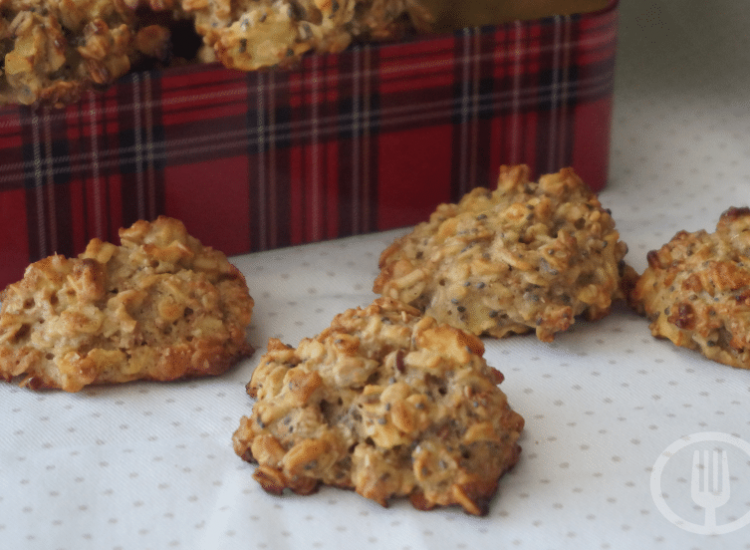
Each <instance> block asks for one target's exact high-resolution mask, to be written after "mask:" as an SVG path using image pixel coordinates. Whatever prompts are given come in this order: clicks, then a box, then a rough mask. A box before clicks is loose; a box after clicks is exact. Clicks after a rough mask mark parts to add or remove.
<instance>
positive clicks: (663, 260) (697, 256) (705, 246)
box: [630, 207, 750, 369]
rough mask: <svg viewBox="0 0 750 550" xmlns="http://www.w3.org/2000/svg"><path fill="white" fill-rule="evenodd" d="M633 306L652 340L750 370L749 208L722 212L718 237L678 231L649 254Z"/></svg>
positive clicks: (717, 232) (712, 234)
mask: <svg viewBox="0 0 750 550" xmlns="http://www.w3.org/2000/svg"><path fill="white" fill-rule="evenodd" d="M630 303H631V305H632V306H633V307H634V308H636V309H637V310H638V311H639V312H640V313H642V314H644V315H646V316H647V317H648V319H649V320H650V321H651V325H650V326H651V333H652V334H653V335H654V336H656V337H658V338H668V339H669V340H671V341H672V342H673V343H674V344H676V345H678V346H683V347H686V348H690V349H693V350H697V351H699V352H701V353H702V354H703V355H705V356H706V357H708V358H709V359H713V360H714V361H718V362H719V363H724V364H725V365H731V366H733V367H740V368H743V369H750V208H747V207H745V208H730V209H729V210H727V211H726V212H724V213H723V214H722V215H721V218H720V219H719V223H718V224H717V226H716V232H715V233H708V232H706V231H703V230H701V231H696V232H695V233H688V232H687V231H680V232H679V233H677V234H676V235H675V236H674V237H673V238H672V240H671V241H669V242H668V243H667V244H665V245H664V246H663V247H661V248H660V249H659V250H652V251H651V252H649V253H648V267H647V268H646V270H645V271H644V273H643V275H642V276H641V277H640V279H638V282H637V283H636V285H635V288H634V289H633V291H632V292H631V293H630Z"/></svg>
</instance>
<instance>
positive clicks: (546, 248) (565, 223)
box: [373, 166, 629, 342]
mask: <svg viewBox="0 0 750 550" xmlns="http://www.w3.org/2000/svg"><path fill="white" fill-rule="evenodd" d="M618 239H619V234H618V232H617V231H616V230H615V222H614V220H613V219H612V216H611V215H610V212H609V211H608V210H605V209H603V208H602V206H601V204H600V203H599V200H598V199H597V197H596V195H594V193H592V192H591V191H590V190H589V189H588V187H587V186H586V184H585V183H584V182H583V181H582V180H581V179H580V178H579V177H578V176H577V175H576V174H575V172H574V171H573V170H572V169H570V168H564V169H562V170H560V172H558V173H556V174H549V175H545V176H542V177H541V178H539V182H538V183H537V182H533V181H529V169H528V168H527V167H526V166H514V167H506V166H503V167H501V168H500V176H499V179H498V184H497V189H496V190H495V191H490V190H488V189H485V188H476V189H474V190H472V191H470V192H469V193H468V194H466V195H465V196H464V197H463V198H462V199H461V200H460V201H459V202H458V204H442V205H440V206H439V207H438V208H437V210H436V211H435V212H434V213H433V214H432V215H431V216H430V219H429V221H427V222H424V223H421V224H419V225H418V226H417V227H416V228H415V229H414V230H413V231H412V232H411V233H409V234H408V235H405V236H403V237H401V238H399V239H397V240H396V241H395V242H394V243H393V244H392V245H391V246H390V247H388V248H387V249H386V250H385V251H383V253H382V254H381V256H380V269H381V272H380V275H379V276H378V277H377V279H376V281H375V284H374V287H373V290H374V291H375V292H376V293H378V294H382V295H383V296H388V297H391V298H396V299H399V300H403V301H404V302H407V303H409V304H411V305H413V306H415V307H417V308H419V309H420V310H421V311H424V312H426V314H427V315H430V316H432V317H435V318H436V319H437V320H438V321H439V322H441V323H449V324H451V325H453V326H455V327H457V328H460V329H462V330H465V331H467V332H470V333H472V334H476V335H490V336H495V337H503V336H507V335H508V334H509V333H523V332H527V331H530V330H536V335H537V337H538V338H539V339H540V340H543V341H545V342H549V341H552V340H553V338H554V335H555V333H556V332H559V331H564V330H566V329H568V328H569V327H570V326H571V325H572V324H573V322H574V319H575V317H576V316H578V315H582V316H584V317H585V318H587V319H589V320H595V319H599V318H601V317H604V316H605V315H607V313H609V310H610V306H611V304H612V302H613V301H614V300H617V299H620V298H624V295H625V293H624V291H623V290H622V289H621V283H622V281H623V274H628V273H629V268H628V267H627V266H626V265H625V264H624V262H623V257H624V256H625V254H626V252H627V246H626V245H625V243H623V242H621V241H619V240H618Z"/></svg>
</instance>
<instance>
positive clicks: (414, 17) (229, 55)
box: [181, 0, 429, 71]
mask: <svg viewBox="0 0 750 550" xmlns="http://www.w3.org/2000/svg"><path fill="white" fill-rule="evenodd" d="M181 2H182V7H183V9H184V10H185V11H186V12H187V13H189V14H191V15H192V16H193V17H194V18H195V27H196V30H197V31H198V34H200V35H201V36H202V37H203V41H204V43H205V45H206V46H207V47H209V48H213V49H214V51H215V55H216V59H217V60H218V61H220V62H221V63H223V64H224V66H226V67H230V68H236V69H241V70H245V71H249V70H256V69H260V68H264V67H273V66H290V65H293V64H295V63H297V62H299V58H300V56H301V55H302V54H304V53H305V52H308V51H309V52H319V53H322V52H340V51H342V50H344V49H345V48H346V47H347V46H348V45H349V44H350V43H351V42H352V40H355V39H368V40H382V39H391V38H399V37H401V36H402V35H403V34H404V33H405V32H406V31H407V30H408V29H411V28H413V27H414V26H416V27H418V28H425V27H426V26H427V25H428V24H429V15H428V13H427V12H426V10H424V9H423V8H422V7H421V6H420V4H419V3H418V1H417V0H239V1H230V0H181ZM203 55H205V53H204V54H203Z"/></svg>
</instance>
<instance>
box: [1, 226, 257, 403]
mask: <svg viewBox="0 0 750 550" xmlns="http://www.w3.org/2000/svg"><path fill="white" fill-rule="evenodd" d="M120 240H121V242H122V244H121V246H119V247H118V246H115V245H114V244H111V243H106V242H102V241H101V240H99V239H93V240H92V241H91V242H90V243H89V245H88V247H87V248H86V250H85V252H83V253H82V254H81V255H80V256H78V257H77V258H73V259H68V258H65V257H64V256H60V255H55V256H50V257H48V258H45V259H43V260H40V261H38V262H36V263H33V264H31V265H30V266H29V267H28V268H27V269H26V273H25V275H24V278H23V279H22V280H21V281H19V282H17V283H14V284H12V285H9V286H8V287H7V288H6V289H5V291H4V292H3V294H2V308H0V377H1V378H4V379H5V380H7V381H11V380H12V379H13V378H14V377H17V376H23V380H22V382H21V385H23V386H27V387H30V388H33V389H37V388H61V389H63V390H65V391H71V392H75V391H78V390H80V389H81V388H83V387H84V386H86V385H89V384H113V383H120V382H129V381H131V380H138V379H146V380H164V381H165V380H175V379H178V378H184V377H195V376H205V375H215V374H221V373H222V372H224V371H226V370H227V369H228V368H229V367H230V366H231V365H233V364H234V363H235V362H237V361H238V360H240V359H242V358H243V357H247V356H249V355H250V354H251V353H252V351H253V350H252V347H250V345H249V344H248V343H247V341H246V339H245V329H246V327H247V326H248V325H249V323H250V317H251V314H252V308H253V299H252V298H251V297H250V295H249V294H248V289H247V285H246V284H245V279H244V277H243V276H242V274H241V273H240V272H239V270H238V269H237V268H236V267H234V266H233V265H231V264H230V263H229V262H228V261H227V258H226V256H224V254H223V253H221V252H219V251H217V250H214V249H212V248H210V247H204V246H203V245H202V244H201V243H200V242H199V241H198V240H197V239H196V238H194V237H192V236H190V235H188V233H187V231H186V230H185V226H184V225H183V224H182V222H180V221H178V220H175V219H172V218H167V217H163V216H162V217H159V218H158V219H157V220H156V221H154V222H153V223H149V222H146V221H138V222H136V223H135V224H133V226H131V227H130V228H128V229H121V230H120Z"/></svg>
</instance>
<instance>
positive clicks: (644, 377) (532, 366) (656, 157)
mask: <svg viewBox="0 0 750 550" xmlns="http://www.w3.org/2000/svg"><path fill="white" fill-rule="evenodd" d="M745 11H746V10H745V7H744V5H743V3H742V2H735V1H734V0H721V1H718V2H698V1H690V2H688V1H684V0H668V1H664V2H661V3H653V2H645V1H635V0H633V1H628V0H624V1H623V3H622V5H621V17H622V19H621V40H620V54H619V55H620V57H619V66H618V76H617V86H616V108H615V115H614V131H613V143H612V162H611V178H610V182H609V186H608V187H607V189H606V190H605V191H604V192H602V193H601V201H602V203H603V204H604V206H605V207H608V208H610V209H611V210H612V212H613V216H614V218H615V220H616V222H617V226H618V228H619V230H620V233H621V237H622V239H623V240H625V242H627V243H628V244H629V246H630V252H629V255H628V257H627V259H628V261H629V262H630V263H631V264H632V265H633V266H634V267H635V268H636V269H638V270H639V271H641V270H642V269H643V268H644V266H645V265H646V259H645V257H646V253H647V252H648V250H650V249H652V248H657V247H659V246H660V245H661V244H663V243H664V242H666V241H667V240H668V239H670V238H671V237H672V235H673V234H674V233H675V232H676V231H678V230H680V229H687V230H690V231H694V230H697V229H700V228H705V229H709V230H713V227H714V226H715V223H716V221H717V219H718V217H719V215H720V213H721V212H722V211H723V210H725V209H726V208H727V207H729V206H732V205H747V204H750V139H749V138H750V113H749V112H748V108H749V105H748V99H749V98H750V95H748V91H747V90H750V71H748V67H750V65H749V64H748V63H750V45H749V44H748V37H750V34H749V33H747V32H746V30H745V29H746V24H747V23H748V22H750V16H748V15H747V14H746V13H745ZM402 232H403V231H393V232H389V233H383V234H376V235H369V236H364V237H355V238H350V239H343V240H339V241H333V242H328V243H320V244H316V245H311V246H304V247H298V248H293V249H285V250H279V251H272V252H267V253H259V254H251V255H246V256H241V257H237V258H233V261H234V262H235V263H236V265H238V267H239V268H240V269H241V270H242V271H243V273H244V274H245V275H246V277H247V281H248V284H249V287H250V289H251V293H252V295H253V297H254V298H255V300H256V308H255V312H254V316H253V323H252V327H251V330H250V333H249V337H250V340H251V342H252V343H253V344H254V345H255V346H256V347H257V348H258V352H257V353H256V355H255V356H254V357H253V358H251V359H249V360H247V361H245V362H243V363H241V364H240V365H238V366H237V368H235V369H233V370H232V371H231V372H230V373H228V374H227V375H225V376H222V377H219V378H216V379H209V380H201V381H191V382H183V383H177V384H153V383H136V384H129V385H125V386H122V387H111V388H95V389H87V390H84V391H82V392H81V393H80V394H65V393H62V392H46V393H34V392H31V391H28V390H21V389H18V388H16V387H14V386H12V385H9V384H3V385H0V415H1V418H2V422H0V548H3V549H5V548H7V549H20V548H24V549H25V548H28V549H37V548H38V549H45V550H46V549H51V550H55V549H70V550H72V549H86V548H91V549H97V550H104V549H123V550H126V549H128V550H129V549H138V550H146V549H160V550H161V549H168V548H183V549H212V548H222V549H224V548H227V549H232V548H238V549H239V548H242V549H255V548H346V549H349V548H381V547H382V548H394V549H397V550H422V549H424V550H427V549H430V550H434V549H443V548H445V549H463V548H516V547H517V548H535V549H536V548H574V549H576V550H577V549H580V548H627V549H631V548H665V549H666V548H680V549H683V548H684V549H686V548H748V546H747V545H746V541H747V540H750V527H743V528H739V529H737V530H736V531H734V532H731V533H726V534H721V535H713V536H707V535H701V534H695V533H691V532H688V531H686V530H684V529H681V528H679V527H677V526H675V525H674V524H673V523H672V522H670V521H669V520H668V519H667V518H666V517H665V516H664V515H663V514H662V513H661V512H660V510H659V509H658V507H657V505H656V503H655V501H654V498H653V497H652V490H651V477H652V468H653V467H654V464H655V462H656V461H657V459H658V458H659V457H660V456H661V453H662V452H663V451H664V450H665V449H666V448H667V447H669V446H670V445H672V444H673V443H674V442H676V441H677V442H679V441H680V438H682V437H684V436H687V435H690V434H695V433H699V432H716V433H719V434H731V435H733V436H734V437H736V438H740V440H741V441H744V442H750V414H749V413H750V410H749V408H748V401H749V399H748V397H749V393H748V392H750V372H748V371H744V370H738V369H732V368H729V367H726V366H723V365H719V364H717V363H713V362H710V361H708V360H705V359H704V358H702V357H701V356H700V355H698V354H696V353H693V352H690V351H687V350H683V349H677V348H675V347H674V346H673V345H672V344H670V343H669V342H666V341H658V340H655V339H654V338H652V337H651V335H650V332H649V330H648V323H647V322H646V321H645V320H644V319H642V318H640V317H638V316H636V315H635V314H633V313H632V312H630V311H628V310H626V309H625V308H624V307H617V308H615V311H614V312H613V314H612V315H610V316H609V317H607V318H606V319H604V320H602V321H600V322H597V323H578V324H576V325H575V327H574V329H573V330H571V331H569V332H568V333H565V334H562V335H559V336H558V338H557V339H556V340H555V342H554V343H553V344H543V343H540V342H538V341H537V340H535V339H534V338H533V337H515V338H509V339H506V340H502V341H497V340H491V339H487V340H485V344H486V346H487V352H486V357H487V360H488V362H489V363H490V364H491V365H493V366H495V367H497V368H499V369H500V370H501V371H502V372H503V373H504V374H505V376H506V380H505V382H504V383H503V384H502V386H501V387H502V389H503V390H504V391H505V392H506V394H507V395H508V396H509V400H510V402H511V404H512V406H513V407H514V408H515V409H516V410H517V411H518V412H520V413H521V414H522V415H523V416H524V417H525V418H526V429H525V431H524V434H523V436H522V439H521V445H522V447H523V452H522V456H521V460H520V462H519V463H518V465H517V467H516V468H515V469H514V470H513V471H512V472H511V473H510V474H508V475H507V476H506V477H504V478H503V480H502V481H501V485H500V492H499V494H498V497H497V498H496V499H495V500H494V501H493V503H492V506H491V509H490V514H489V516H488V517H486V518H475V517H470V516H467V515H464V514H463V513H462V512H461V511H460V510H458V509H446V510H437V511H432V512H418V511H415V510H413V509H412V508H411V507H410V505H409V504H408V503H407V502H404V501H396V502H394V503H393V505H392V506H391V507H390V508H387V509H385V508H381V507H380V506H379V505H377V504H375V503H373V502H371V501H368V500H366V499H364V498H362V497H359V496H358V495H356V494H354V493H351V492H346V491H341V490H336V489H329V488H325V489H323V490H321V491H320V492H319V493H317V494H315V495H312V496H307V497H299V496H294V495H289V496H283V497H273V496H269V495H266V494H265V493H264V492H263V491H262V490H261V489H260V487H259V486H258V484H257V483H256V482H255V481H253V480H252V479H251V475H252V472H253V467H252V466H251V465H248V464H246V463H244V462H242V461H241V460H240V459H239V458H238V457H237V456H236V455H235V454H234V453H233V451H232V448H231V435H232V433H233V431H234V430H235V429H236V427H237V426H238V422H239V418H240V416H242V415H243V414H247V413H249V411H250V409H251V406H252V401H251V400H250V398H249V397H248V396H247V395H246V394H245V392H244V385H245V383H247V381H248V380H249V379H250V375H251V373H252V370H253V368H254V367H255V365H257V363H258V360H259V359H260V356H261V355H262V353H263V352H264V348H265V344H266V342H267V340H268V338H269V337H271V336H274V337H278V338H281V339H282V340H283V341H284V342H286V343H289V344H292V345H296V344H297V343H298V342H299V340H300V339H301V338H303V337H306V336H312V335H314V334H317V333H318V332H319V331H321V330H322V329H323V328H325V327H326V326H328V324H329V323H330V321H331V319H332V318H333V316H334V315H335V314H337V313H339V312H341V311H343V310H345V309H347V308H349V307H353V306H357V305H365V304H367V303H369V302H370V301H371V300H372V299H373V298H374V297H375V296H374V295H373V294H372V292H371V290H370V289H371V284H372V280H373V278H374V277H375V275H376V272H377V257H378V255H379V253H380V251H381V250H382V249H383V248H384V247H385V246H387V245H388V244H389V243H390V242H391V241H392V240H393V238H394V237H395V236H397V235H399V234H401V233H402ZM688 443H689V442H688ZM688 443H685V444H684V445H683V446H682V448H681V449H679V450H677V451H676V452H675V454H674V457H673V459H670V460H669V461H668V462H667V463H666V466H665V467H664V469H663V472H661V474H662V475H661V477H660V481H661V491H662V492H663V493H665V496H663V497H661V500H662V502H664V503H666V504H667V506H668V507H669V508H670V509H671V510H673V511H674V513H675V514H676V515H678V516H680V517H682V518H683V519H684V520H685V521H687V522H691V523H693V524H696V525H702V523H703V520H704V515H703V514H704V510H703V508H701V507H698V506H697V505H695V504H694V503H693V501H692V499H691V494H690V486H691V470H690V466H691V460H692V452H693V450H696V449H704V450H705V449H709V448H710V447H706V446H705V444H704V446H703V447H701V446H700V444H698V443H695V444H688ZM678 446H679V445H678ZM722 448H727V449H728V461H729V464H730V472H731V489H732V495H731V498H730V500H729V502H727V504H725V505H723V506H722V507H720V508H719V509H718V511H717V523H718V524H724V525H726V524H730V525H735V524H733V523H732V522H735V521H738V522H741V521H743V518H745V517H746V514H748V513H750V476H748V473H750V456H748V455H747V453H746V451H745V450H744V449H743V448H742V447H741V446H732V445H724V446H723V447H722ZM673 449H674V447H673Z"/></svg>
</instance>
